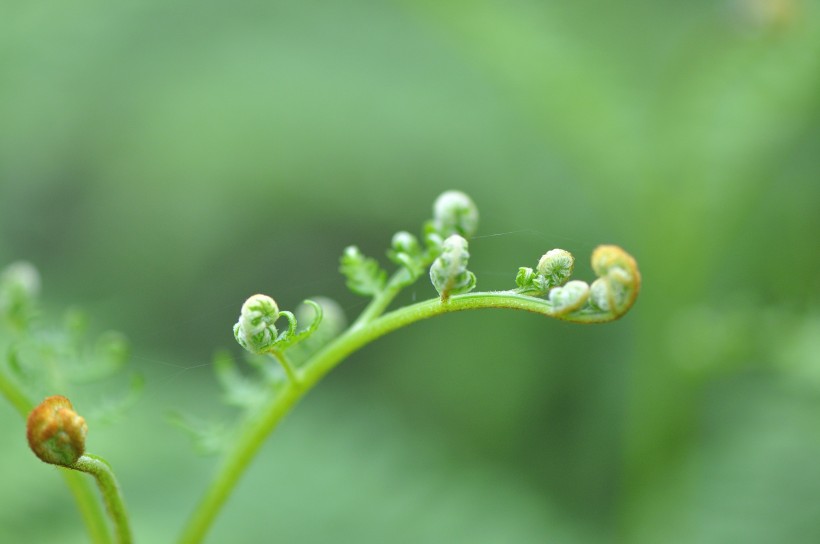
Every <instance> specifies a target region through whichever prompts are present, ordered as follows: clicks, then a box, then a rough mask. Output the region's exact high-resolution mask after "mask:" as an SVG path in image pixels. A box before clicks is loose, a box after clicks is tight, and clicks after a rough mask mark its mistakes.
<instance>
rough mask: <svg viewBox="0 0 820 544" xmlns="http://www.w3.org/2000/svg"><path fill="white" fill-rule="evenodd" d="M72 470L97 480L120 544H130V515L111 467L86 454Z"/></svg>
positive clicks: (99, 458)
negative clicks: (89, 475)
mask: <svg viewBox="0 0 820 544" xmlns="http://www.w3.org/2000/svg"><path fill="white" fill-rule="evenodd" d="M70 468H72V469H75V470H79V471H81V472H87V473H88V474H91V475H92V476H94V478H95V479H96V480H97V486H98V487H99V488H100V493H101V494H102V497H103V502H104V503H105V507H106V509H107V510H108V515H109V516H110V517H111V521H112V522H113V523H114V534H115V535H116V537H117V542H118V543H119V544H130V543H131V542H132V540H133V539H132V537H131V527H130V524H129V522H128V513H127V512H126V511H125V502H124V501H123V498H122V492H121V491H120V486H119V484H118V483H117V479H116V477H115V476H114V471H113V470H111V466H110V465H109V464H108V463H107V462H106V461H105V460H104V459H102V458H101V457H97V456H96V455H90V454H85V455H83V456H82V457H80V458H79V459H78V460H77V462H76V463H74V464H73V465H71V467H70Z"/></svg>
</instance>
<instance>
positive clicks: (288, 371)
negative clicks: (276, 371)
mask: <svg viewBox="0 0 820 544" xmlns="http://www.w3.org/2000/svg"><path fill="white" fill-rule="evenodd" d="M270 354H271V355H273V356H274V357H276V360H277V361H279V364H280V365H282V368H283V369H284V371H285V375H286V376H287V377H288V380H289V381H290V383H292V384H293V385H299V384H300V383H301V381H302V378H301V377H300V376H299V373H298V372H297V371H296V366H295V365H294V364H293V362H292V361H291V360H290V358H289V357H288V356H287V355H285V353H284V352H282V351H279V350H276V349H272V350H270Z"/></svg>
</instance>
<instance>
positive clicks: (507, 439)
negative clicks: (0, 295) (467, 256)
mask: <svg viewBox="0 0 820 544" xmlns="http://www.w3.org/2000/svg"><path fill="white" fill-rule="evenodd" d="M819 10H820V5H818V3H817V2H815V1H810V0H734V1H692V2H673V1H660V2H658V1H646V0H626V1H623V2H603V1H600V0H579V1H575V2H535V1H532V2H528V1H523V0H522V1H518V0H513V1H506V2H492V1H484V0H479V1H477V2H461V1H448V2H433V1H421V2H411V1H406V2H372V1H371V2H368V1H355V0H354V1H349V2H343V3H330V2H279V1H277V2H246V3H227V2H219V1H206V2H202V1H200V2H189V1H185V0H176V1H173V2H167V1H162V2H160V1H141V2H128V1H126V2H119V3H114V4H112V3H107V2H98V1H94V0H79V1H74V2H62V1H54V0H51V1H48V0H46V1H41V2H19V1H6V2H3V3H2V6H0V266H5V265H6V264H8V263H11V262H13V261H16V260H19V259H25V260H28V261H31V262H32V263H34V264H36V265H37V266H38V268H39V269H40V272H41V274H42V277H43V286H44V287H43V301H44V304H45V305H46V308H47V309H48V311H47V313H46V316H47V318H49V319H53V321H54V322H55V323H57V322H59V321H60V319H61V318H62V317H61V316H62V314H63V312H64V311H66V310H67V309H69V308H73V307H75V306H79V307H81V308H83V309H84V310H85V311H86V313H87V314H88V322H89V328H90V330H91V331H92V332H94V331H97V332H99V331H103V330H106V329H115V330H119V331H123V332H124V333H125V334H126V335H127V337H128V338H129V339H130V342H131V346H132V347H131V349H132V357H131V363H130V364H131V368H133V369H135V370H137V371H138V372H140V373H141V374H142V375H143V376H144V377H145V379H146V385H145V390H144V393H143V395H142V398H141V399H140V401H139V402H138V403H137V404H136V406H134V407H133V408H132V409H131V410H129V411H128V412H127V413H126V414H125V415H124V416H122V417H121V418H119V420H118V421H117V422H116V423H114V424H111V425H103V424H102V423H100V424H99V425H95V424H94V423H93V422H92V429H91V434H90V435H89V449H90V450H91V451H93V452H97V453H100V454H103V455H105V456H106V457H107V458H108V459H109V461H110V462H111V463H112V464H113V465H114V467H115V468H116V469H117V471H118V474H119V477H120V479H121V481H122V484H123V486H124V489H125V493H126V498H127V500H128V503H129V506H130V508H131V512H132V518H133V523H134V525H135V531H136V536H137V539H138V541H139V542H145V543H148V542H170V541H172V540H173V538H174V536H175V535H176V534H177V533H178V531H179V529H180V527H181V526H182V523H183V521H184V520H185V518H186V517H187V515H188V513H189V512H190V510H191V508H192V507H193V504H194V502H195V500H196V499H197V498H198V496H199V493H200V492H201V491H202V490H203V489H204V487H205V485H206V482H207V480H208V478H209V475H210V474H211V473H212V471H213V469H214V465H215V463H216V459H215V458H212V457H202V456H199V455H197V454H196V452H195V449H194V448H193V447H192V446H191V444H190V441H189V439H188V437H187V436H186V435H185V434H184V433H183V432H181V431H180V430H178V429H176V428H174V427H173V426H171V425H169V424H168V423H167V421H166V420H167V418H166V417H165V416H166V414H167V413H168V411H169V410H181V411H184V412H187V413H190V414H196V415H197V416H199V417H201V418H203V419H206V420H216V421H230V418H231V415H232V412H231V410H230V409H229V408H226V407H225V406H223V405H222V404H221V402H220V391H219V388H218V387H217V385H216V380H215V379H214V377H213V372H212V370H213V365H212V362H211V361H212V359H213V355H214V353H215V352H216V351H217V350H218V349H221V348H226V349H229V350H231V351H232V352H233V353H234V354H236V355H237V356H240V353H239V351H240V350H239V348H238V346H236V345H235V344H234V342H233V338H232V335H231V325H232V323H233V322H234V320H235V318H236V315H237V314H238V311H239V307H240V305H241V303H242V301H243V300H244V299H245V297H246V296H248V295H249V294H251V293H254V292H260V291H261V292H265V293H268V294H270V295H272V296H274V297H275V298H276V299H277V301H278V302H279V303H280V306H282V307H283V308H293V307H295V306H296V305H297V304H298V303H299V302H300V301H301V300H302V299H304V298H306V297H310V296H314V295H317V294H321V295H326V296H330V297H332V298H334V299H336V300H337V301H338V302H339V303H340V304H341V305H342V306H343V307H344V308H345V311H346V312H347V315H348V317H349V318H352V317H355V315H356V313H357V312H358V311H359V310H360V309H361V308H362V307H363V303H364V301H363V299H361V298H360V297H356V296H355V295H352V294H350V293H349V292H347V291H346V289H345V287H344V282H343V279H342V278H341V276H340V275H339V274H338V273H337V267H338V264H337V263H338V256H339V255H340V254H341V251H342V249H343V248H344V246H345V245H347V244H350V243H356V244H358V245H359V246H360V247H361V248H362V249H363V250H364V251H365V252H366V253H369V254H372V255H377V256H382V255H383V251H384V249H385V248H386V247H387V245H388V244H389V240H390V237H391V235H392V233H393V232H395V231H397V230H400V229H408V230H411V231H418V229H419V227H420V225H421V223H422V222H423V221H424V220H425V219H427V218H428V217H429V215H430V207H431V204H432V202H433V200H434V198H435V197H436V196H437V195H438V194H439V193H440V192H442V191H444V190H447V189H461V190H463V191H465V192H467V193H469V194H470V195H471V196H472V197H473V199H474V200H475V201H476V203H477V204H478V206H479V209H480V211H481V214H482V220H481V227H480V233H479V236H478V238H477V239H475V240H474V241H473V242H472V243H471V253H472V261H471V263H472V266H471V268H472V269H473V270H474V271H475V272H476V273H477V276H478V282H479V288H483V289H504V288H509V287H511V286H512V285H513V278H514V276H515V272H516V270H517V268H518V267H519V266H533V265H534V264H535V262H536V261H537V259H538V257H539V256H540V255H541V254H542V253H543V252H545V251H546V250H548V249H550V248H553V247H562V248H565V249H568V250H570V251H572V252H573V253H574V254H575V255H576V257H577V258H578V261H579V266H578V267H577V273H576V275H577V277H579V278H583V279H591V277H592V275H591V272H590V269H589V266H588V265H587V260H588V256H589V254H590V252H591V250H592V249H593V248H594V247H595V246H596V245H597V244H599V243H617V244H619V245H621V246H623V247H624V248H626V249H627V250H628V251H630V252H631V253H633V254H634V255H635V256H636V258H637V259H638V262H639V263H640V266H641V269H642V271H643V277H644V288H643V291H642V293H641V296H640V298H639V300H638V303H637V305H636V307H635V308H634V309H633V311H632V312H631V313H630V314H629V315H627V316H626V317H625V318H624V319H622V320H621V321H619V322H617V323H613V324H609V325H605V326H577V325H568V324H564V323H559V322H554V321H551V320H545V319H542V318H539V317H537V316H533V315H523V314H521V315H519V313H516V312H509V311H507V312H503V311H486V312H476V313H472V314H460V315H450V316H445V317H442V318H439V319H435V320H432V321H429V322H424V323H420V324H417V325H414V326H413V327H411V328H408V329H405V330H402V331H400V332H398V333H396V334H393V335H391V336H389V337H386V338H383V339H381V340H380V341H378V342H377V343H376V344H374V345H372V346H370V347H368V348H366V349H365V350H363V351H362V352H360V353H357V354H355V355H354V356H353V357H351V358H350V360H348V361H346V362H345V363H344V364H343V365H342V366H341V367H340V368H338V369H337V370H336V371H335V372H334V373H333V374H331V375H330V376H329V377H328V378H327V379H326V381H325V382H324V383H323V384H321V385H320V386H319V387H318V388H317V390H315V391H313V392H312V393H311V394H310V395H309V396H308V397H307V398H306V400H305V401H304V402H303V403H302V404H301V405H300V406H299V407H298V408H297V409H296V410H295V411H294V413H293V414H291V416H290V417H289V418H288V419H287V420H286V421H285V422H284V424H283V425H282V426H281V428H280V429H279V430H278V431H277V432H276V433H275V434H274V435H273V436H272V437H271V439H270V440H269V441H268V443H267V444H266V446H265V447H264V449H263V451H262V452H261V454H260V456H259V457H258V459H257V460H256V462H255V463H254V464H253V466H252V468H251V470H250V471H249V473H248V474H247V475H246V477H245V478H244V479H243V481H242V483H241V485H240V486H239V488H238V489H237V491H236V493H235V494H234V495H233V497H232V499H231V501H230V503H229V504H228V506H227V508H226V509H225V510H224V512H223V514H222V516H221V517H220V518H219V520H218V522H217V524H216V526H215V528H214V530H213V533H212V534H211V537H210V540H209V542H213V543H217V542H239V543H243V542H245V543H251V542H263V541H267V542H272V541H278V542H305V543H324V542H356V543H383V542H398V543H418V542H430V543H452V542H471V543H478V544H481V543H508V542H515V543H519V542H520V543H542V542H554V543H610V542H625V543H641V544H642V543H647V544H652V543H658V542H663V543H721V544H726V543H735V542H737V543H740V542H742V543H745V544H749V543H771V542H790V543H810V542H818V541H820V463H818V462H817V460H818V459H820V311H819V310H818V308H820V306H818V302H820V300H818V299H819V298H820V279H819V278H820V273H818V270H820V252H819V251H818V247H820V244H818V233H820V213H818V212H819V211H820V183H818V181H820V180H818V172H820V159H819V158H818V157H820V11H819ZM433 295H434V291H433V289H432V287H431V286H429V284H428V282H426V281H424V280H422V281H421V282H420V283H419V284H418V286H416V287H414V288H413V289H410V290H409V291H408V292H407V293H406V295H405V296H404V298H403V299H402V301H403V302H408V301H411V300H418V299H422V298H427V297H430V296H433ZM126 389H127V388H126V386H125V385H124V384H123V383H119V382H116V381H114V382H113V383H112V384H111V386H110V388H109V389H108V390H104V391H102V392H101V391H100V390H99V389H93V390H84V389H78V390H77V391H75V392H74V393H73V397H72V398H73V400H74V403H75V405H77V406H78V409H79V410H80V411H81V412H83V408H84V407H86V406H87V407H89V408H88V410H91V408H92V407H93V406H95V404H97V403H99V402H103V401H104V399H105V398H107V397H116V396H117V395H121V394H124V391H125V390H126ZM57 392H58V391H55V392H54V393H57ZM0 428H1V429H2V433H3V436H4V438H3V439H2V446H0V482H2V484H1V485H0V541H2V542H57V541H60V542H83V541H85V536H84V532H83V527H82V524H81V522H80V520H79V517H78V516H77V514H76V511H75V509H74V506H73V504H72V502H71V498H70V496H69V494H68V492H67V490H66V488H65V486H64V485H63V483H62V482H60V481H59V478H58V477H57V475H56V474H55V471H54V469H51V468H50V467H46V466H44V465H42V464H41V463H39V461H37V460H36V459H35V458H34V457H33V456H32V455H31V454H30V452H29V451H28V450H27V447H26V444H25V441H24V439H23V423H22V420H21V419H20V418H19V416H18V414H16V413H15V412H14V410H13V409H12V408H11V407H10V406H9V405H8V404H7V403H0Z"/></svg>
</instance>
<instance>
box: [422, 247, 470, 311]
mask: <svg viewBox="0 0 820 544" xmlns="http://www.w3.org/2000/svg"><path fill="white" fill-rule="evenodd" d="M469 260H470V254H469V253H468V252H467V240H465V239H464V238H462V237H461V236H459V235H458V234H453V235H452V236H450V237H449V238H447V239H446V240H444V243H442V245H441V255H439V256H438V258H436V260H435V261H433V265H432V266H431V267H430V280H431V281H432V282H433V286H434V287H435V288H436V291H438V294H439V296H440V297H441V300H442V301H447V299H448V298H449V297H450V295H458V294H461V293H467V292H469V291H471V290H473V288H475V284H476V278H475V274H473V273H472V272H470V271H469V270H467V263H468V261H469Z"/></svg>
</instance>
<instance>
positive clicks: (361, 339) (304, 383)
mask: <svg viewBox="0 0 820 544" xmlns="http://www.w3.org/2000/svg"><path fill="white" fill-rule="evenodd" d="M375 302H376V301H375V300H374V303H371V305H373V304H375ZM388 303H389V301H388ZM382 304H383V301H381V302H380V303H379V304H378V305H374V306H373V308H378V307H379V306H381V307H382V310H383V308H384V307H386V304H384V306H382ZM481 308H510V309H517V310H526V311H529V312H535V313H539V314H542V315H545V316H548V317H557V318H559V319H566V320H569V321H574V322H579V323H603V322H606V321H612V320H613V319H616V318H618V317H619V315H616V314H613V313H612V312H601V311H594V310H583V311H579V312H574V313H572V314H568V315H566V316H557V315H555V312H554V310H553V307H552V305H551V304H550V303H549V302H548V301H546V300H544V299H541V298H535V297H530V296H527V295H522V294H519V293H514V292H511V291H501V292H489V293H488V292H484V293H468V294H464V295H456V296H453V297H451V298H450V299H449V300H448V301H447V302H446V303H443V302H441V301H440V300H439V299H432V300H427V301H424V302H419V303H417V304H413V305H411V306H405V307H403V308H399V309H397V310H395V311H393V312H390V313H388V314H385V315H383V316H381V317H378V318H375V319H372V320H370V321H368V320H362V319H361V318H360V319H359V320H357V322H356V324H354V325H353V326H351V327H350V328H349V329H348V330H347V331H346V332H344V333H343V334H342V335H341V336H339V337H338V338H336V340H334V341H333V342H331V343H330V344H329V345H328V346H327V347H325V348H324V349H323V350H321V351H320V352H319V353H317V354H316V355H315V356H314V357H313V358H312V359H311V360H310V361H309V362H308V363H307V364H306V365H305V366H304V367H303V369H302V370H300V371H298V373H299V374H300V379H299V385H298V386H297V385H295V384H294V383H289V384H288V385H287V386H286V387H285V388H284V389H282V390H281V391H280V392H279V393H278V394H277V396H276V397H273V398H271V399H269V400H268V402H267V403H266V404H265V405H263V406H262V407H260V409H259V410H258V411H256V412H255V413H254V414H253V415H252V416H251V417H250V418H249V419H248V420H246V422H245V424H244V425H243V427H242V428H241V429H240V432H239V435H238V438H237V439H236V441H235V442H234V443H233V447H232V448H231V449H230V450H229V451H228V453H227V455H226V457H225V460H224V462H223V464H222V466H221V468H220V469H219V471H218V473H217V475H216V477H215V478H214V480H213V481H212V482H211V486H210V487H209V488H208V489H207V490H206V493H205V495H204V496H203V498H202V500H201V501H200V503H199V504H198V506H197V508H196V509H195V510H194V513H193V515H192V516H191V518H190V519H189V520H188V524H187V525H186V526H185V528H184V530H183V533H182V536H181V537H180V540H179V542H180V543H182V544H193V543H197V542H201V541H202V539H203V538H204V537H205V534H206V532H207V531H208V529H209V527H210V525H211V524H212V523H213V521H214V519H215V518H216V515H217V513H218V512H219V509H220V508H221V507H222V505H223V504H224V503H225V501H226V500H227V498H228V496H229V495H230V493H231V491H232V490H233V488H234V486H235V485H236V483H237V482H238V481H239V478H240V476H241V475H242V473H243V472H244V471H245V469H246V468H247V466H248V464H250V461H251V460H252V459H253V457H254V455H255V454H256V452H257V451H258V449H259V448H260V447H261V445H262V444H263V442H264V441H265V438H267V436H268V435H269V434H270V433H271V431H272V430H273V429H274V428H275V427H276V425H277V424H278V423H279V421H281V420H282V418H283V417H284V416H285V415H287V413H288V412H289V411H290V410H291V408H293V407H294V406H295V405H296V403H297V402H299V400H300V399H301V398H302V397H303V396H304V395H305V394H306V393H307V392H308V391H310V389H312V388H313V386H314V385H316V384H317V383H318V382H319V381H320V380H321V379H322V377H324V375H325V374H327V373H328V372H330V370H332V369H333V368H335V367H336V366H337V365H338V364H339V363H341V362H342V361H343V360H344V359H345V358H346V357H347V356H348V355H350V354H351V353H353V352H355V351H357V350H358V349H360V348H362V347H363V346H365V345H367V344H369V343H370V342H372V341H374V340H376V339H377V338H379V337H381V336H384V335H385V334H387V333H389V332H392V331H394V330H396V329H399V328H401V327H405V326H407V325H410V324H412V323H415V322H416V321H421V320H423V319H428V318H431V317H434V316H437V315H440V314H445V313H450V312H459V311H463V310H477V309H481ZM365 313H368V312H367V310H366V311H365ZM370 314H372V315H378V313H377V310H376V309H374V310H373V311H372V312H370ZM363 315H364V313H363ZM357 324H358V325H357Z"/></svg>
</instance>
